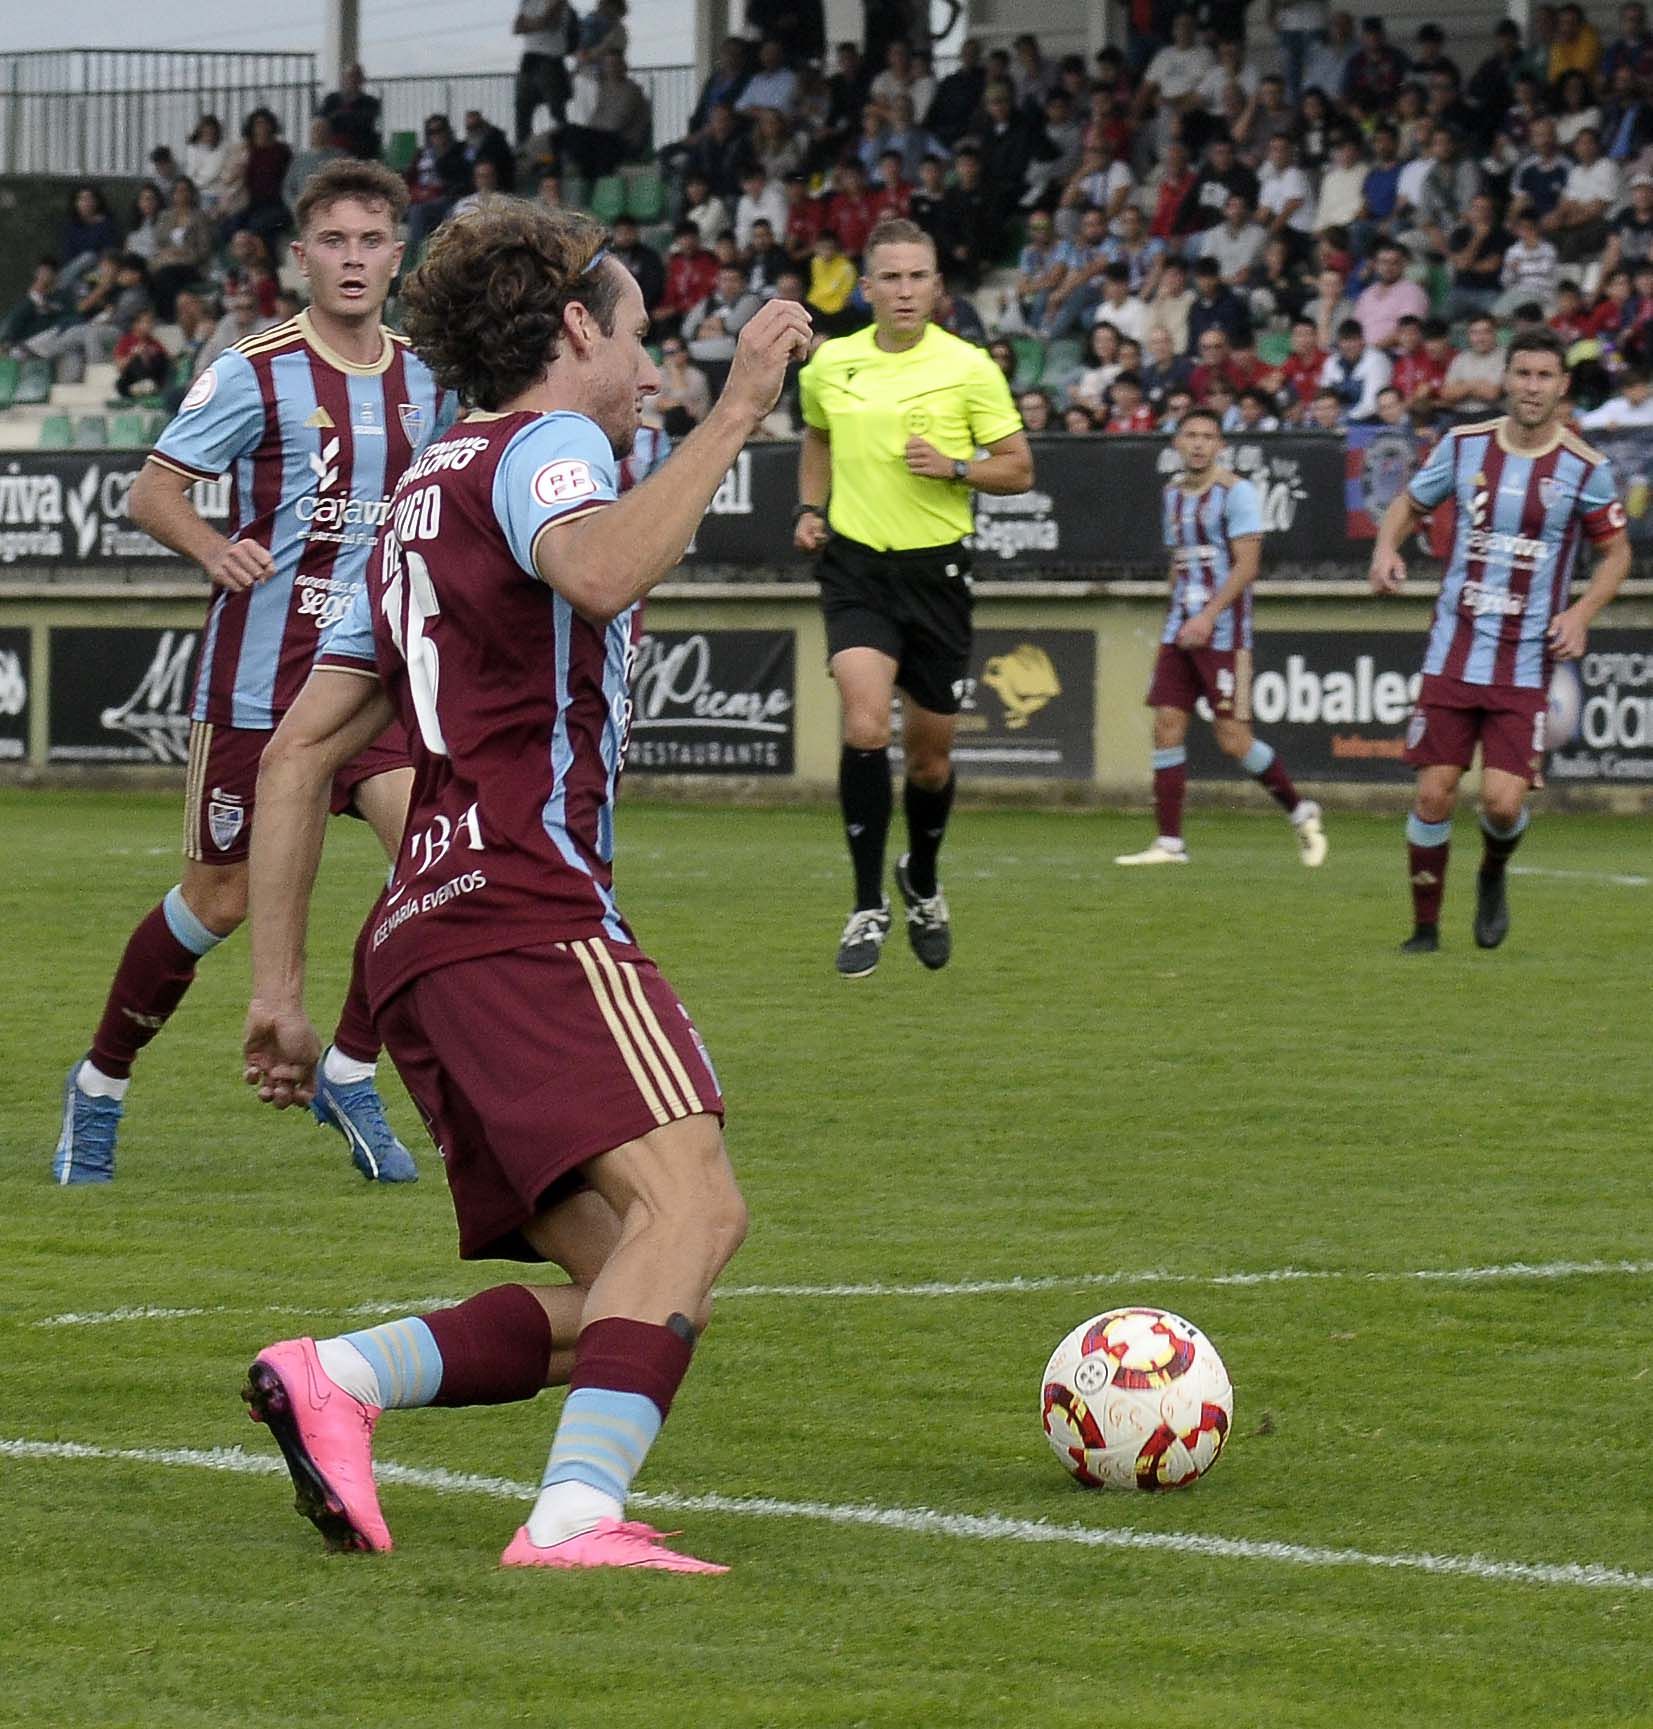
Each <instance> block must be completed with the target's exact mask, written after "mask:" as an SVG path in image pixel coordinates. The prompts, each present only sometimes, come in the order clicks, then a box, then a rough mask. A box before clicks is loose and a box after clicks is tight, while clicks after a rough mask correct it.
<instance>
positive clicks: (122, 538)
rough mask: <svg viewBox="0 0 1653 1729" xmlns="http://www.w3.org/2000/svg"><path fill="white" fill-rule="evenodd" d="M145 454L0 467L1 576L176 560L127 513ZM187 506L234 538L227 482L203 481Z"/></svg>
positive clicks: (36, 458) (67, 454)
mask: <svg viewBox="0 0 1653 1729" xmlns="http://www.w3.org/2000/svg"><path fill="white" fill-rule="evenodd" d="M147 457H148V452H147V451H142V450H134V451H127V450H119V451H108V450H98V451H84V452H82V451H63V452H56V451H53V452H40V453H30V454H20V455H17V456H11V457H8V458H6V460H5V461H4V462H3V463H0V571H3V570H4V569H5V568H7V567H8V566H10V565H15V564H25V565H45V566H53V565H61V566H69V567H79V566H83V565H90V566H94V567H104V568H107V567H109V566H111V565H130V564H134V563H139V564H141V563H143V562H145V561H146V560H149V559H163V558H175V557H176V554H174V553H171V552H168V551H167V549H166V548H165V547H164V546H161V545H160V544H159V543H158V542H156V541H153V540H151V539H150V538H149V536H148V535H147V534H143V533H141V532H140V531H139V530H138V529H135V528H134V527H133V526H132V524H131V523H130V521H128V519H127V514H126V506H127V498H128V495H129V494H130V493H131V491H132V483H133V482H134V481H135V480H136V479H137V478H138V474H139V472H140V471H141V470H142V468H143V465H144V463H145V461H146V460H147ZM190 499H191V502H192V503H193V504H194V506H195V508H196V509H197V510H198V511H199V512H200V514H201V517H202V519H203V520H204V521H206V522H209V523H211V525H212V526H213V527H214V528H217V529H220V530H222V531H223V532H225V533H228V532H229V519H230V480H229V476H228V475H225V476H223V477H222V478H220V479H218V480H207V481H202V482H201V483H200V484H199V485H197V486H195V487H192V488H191V490H190Z"/></svg>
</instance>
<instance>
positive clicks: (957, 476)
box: [953, 456, 970, 480]
mask: <svg viewBox="0 0 1653 1729" xmlns="http://www.w3.org/2000/svg"><path fill="white" fill-rule="evenodd" d="M953 478H954V480H968V479H969V478H970V464H969V462H968V461H967V460H966V459H965V458H964V457H962V456H955V457H954V458H953Z"/></svg>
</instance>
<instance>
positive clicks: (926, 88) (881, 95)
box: [867, 37, 936, 116]
mask: <svg viewBox="0 0 1653 1729" xmlns="http://www.w3.org/2000/svg"><path fill="white" fill-rule="evenodd" d="M867 94H868V96H869V97H870V98H871V99H872V101H874V102H876V103H877V104H878V106H879V107H880V108H881V109H883V111H884V113H885V115H886V116H890V115H892V114H893V112H894V107H895V99H896V97H897V96H905V97H907V98H908V99H909V100H910V101H911V102H912V105H913V112H914V113H915V114H923V113H926V112H927V111H928V110H929V106H930V104H931V103H932V102H933V101H934V100H935V94H936V81H935V79H933V78H923V79H921V78H920V77H919V76H918V73H917V71H916V70H915V69H914V66H913V51H912V47H911V45H910V44H909V43H908V42H907V40H906V38H905V37H897V38H896V40H895V41H893V42H892V43H891V44H890V45H889V48H888V49H887V50H886V52H885V58H884V70H883V71H882V72H880V73H879V74H878V76H877V77H876V78H875V79H873V81H872V87H871V89H870V90H868V92H867Z"/></svg>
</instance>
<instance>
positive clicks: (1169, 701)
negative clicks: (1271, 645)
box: [1148, 642, 1251, 720]
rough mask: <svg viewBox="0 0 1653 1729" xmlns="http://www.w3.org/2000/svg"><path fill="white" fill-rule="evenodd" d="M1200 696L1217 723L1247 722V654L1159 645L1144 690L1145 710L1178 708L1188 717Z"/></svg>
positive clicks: (1246, 651)
mask: <svg viewBox="0 0 1653 1729" xmlns="http://www.w3.org/2000/svg"><path fill="white" fill-rule="evenodd" d="M1202 696H1203V697H1204V698H1205V700H1206V701H1207V702H1208V703H1210V705H1211V712H1212V714H1214V715H1215V716H1216V717H1217V718H1218V719H1219V720H1250V719H1251V650H1250V649H1249V648H1178V647H1177V645H1176V644H1175V643H1174V642H1162V643H1161V644H1160V645H1159V655H1158V658H1157V659H1156V660H1155V661H1154V676H1153V681H1152V682H1151V683H1150V684H1149V686H1148V706H1149V708H1180V709H1182V710H1183V711H1184V712H1185V713H1187V714H1192V713H1193V712H1194V705H1195V703H1197V702H1198V701H1199V699H1200V698H1201V697H1202Z"/></svg>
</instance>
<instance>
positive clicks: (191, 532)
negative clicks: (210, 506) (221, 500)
mask: <svg viewBox="0 0 1653 1729" xmlns="http://www.w3.org/2000/svg"><path fill="white" fill-rule="evenodd" d="M194 485H195V478H194V476H192V475H187V474H180V473H179V472H178V471H177V469H175V468H168V467H166V466H164V465H163V464H161V463H159V462H146V463H145V464H144V465H143V469H142V471H141V472H140V473H139V475H138V478H137V480H136V481H135V482H134V483H133V486H132V494H131V497H130V499H129V500H128V502H127V514H128V515H129V516H130V517H131V518H132V521H133V522H134V523H136V524H137V526H138V527H139V528H141V529H142V530H143V531H144V533H145V534H147V535H148V536H149V537H150V539H151V540H158V541H159V542H160V543H161V545H162V546H164V547H166V548H168V549H169V550H170V551H172V552H176V553H178V554H179V555H180V556H181V557H184V558H187V559H190V560H192V561H193V562H194V563H196V564H198V565H200V567H201V568H202V569H203V570H204V571H205V572H206V573H207V575H208V576H209V577H210V578H211V579H212V582H213V584H214V586H215V587H217V588H227V589H231V590H234V589H241V588H252V587H253V586H254V585H255V584H257V583H260V582H263V581H264V579H265V578H266V577H268V576H271V575H273V574H274V572H275V560H274V559H272V558H271V557H270V552H269V548H268V547H263V546H260V545H259V544H258V542H257V541H253V540H228V539H226V538H225V537H224V536H223V535H221V534H220V533H219V532H218V530H217V529H215V528H210V527H209V526H208V525H207V524H206V523H205V522H204V521H203V520H202V518H201V515H200V512H199V511H197V510H196V508H195V506H194V505H193V504H191V503H190V498H189V493H190V488H191V487H193V486H194Z"/></svg>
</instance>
